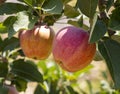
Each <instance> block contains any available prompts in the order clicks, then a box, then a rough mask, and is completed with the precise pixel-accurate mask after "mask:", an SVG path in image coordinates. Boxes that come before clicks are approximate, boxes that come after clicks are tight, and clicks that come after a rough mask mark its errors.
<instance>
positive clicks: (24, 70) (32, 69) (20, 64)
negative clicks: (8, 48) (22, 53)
mask: <svg viewBox="0 0 120 94" xmlns="http://www.w3.org/2000/svg"><path fill="white" fill-rule="evenodd" d="M11 72H12V73H14V74H16V75H18V76H20V77H22V78H24V79H26V80H29V81H33V82H43V77H42V75H41V73H40V72H39V71H38V69H37V67H36V66H35V64H34V63H32V62H30V61H26V62H25V61H24V60H22V59H20V60H16V61H14V62H13V65H11Z"/></svg>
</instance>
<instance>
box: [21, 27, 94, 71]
mask: <svg viewBox="0 0 120 94" xmlns="http://www.w3.org/2000/svg"><path fill="white" fill-rule="evenodd" d="M19 39H20V46H21V48H22V50H23V52H24V54H25V56H27V57H29V58H34V59H46V58H48V56H49V55H50V53H51V52H52V53H53V57H54V59H55V61H56V63H57V64H59V65H60V66H61V67H62V68H63V69H64V70H67V71H69V72H76V71H79V70H81V69H83V68H84V67H86V66H87V65H88V64H90V62H91V61H92V59H93V57H94V54H95V52H96V45H95V43H93V44H90V43H89V33H88V32H86V31H85V30H83V29H80V28H77V27H74V26H68V27H65V28H63V29H61V30H60V31H58V32H57V34H56V35H55V33H54V31H53V29H51V28H50V27H49V26H46V25H41V26H35V27H34V29H32V30H21V31H20V33H19Z"/></svg>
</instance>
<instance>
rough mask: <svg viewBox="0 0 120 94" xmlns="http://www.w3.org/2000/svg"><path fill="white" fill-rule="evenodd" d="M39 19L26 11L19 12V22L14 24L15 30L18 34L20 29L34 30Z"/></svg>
mask: <svg viewBox="0 0 120 94" xmlns="http://www.w3.org/2000/svg"><path fill="white" fill-rule="evenodd" d="M37 20H38V18H37V17H34V16H31V15H29V14H28V13H27V12H26V11H22V12H19V13H18V15H17V20H16V21H15V23H14V24H13V29H14V30H15V31H16V32H17V31H19V30H20V29H32V28H33V27H34V24H35V23H36V22H37Z"/></svg>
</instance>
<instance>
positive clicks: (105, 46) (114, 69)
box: [98, 39, 120, 89]
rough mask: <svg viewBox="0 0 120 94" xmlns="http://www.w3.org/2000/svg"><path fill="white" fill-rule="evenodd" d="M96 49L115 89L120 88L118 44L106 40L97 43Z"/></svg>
mask: <svg viewBox="0 0 120 94" xmlns="http://www.w3.org/2000/svg"><path fill="white" fill-rule="evenodd" d="M98 49H99V51H100V53H101V54H102V56H103V57H104V59H105V60H106V63H107V66H108V69H109V71H110V73H111V76H112V78H113V81H114V83H115V88H116V89H119V87H120V81H119V78H120V44H119V43H118V42H116V41H114V40H111V39H107V40H105V41H103V42H99V44H98Z"/></svg>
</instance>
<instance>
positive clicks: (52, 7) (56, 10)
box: [42, 0, 63, 14]
mask: <svg viewBox="0 0 120 94" xmlns="http://www.w3.org/2000/svg"><path fill="white" fill-rule="evenodd" d="M42 9H43V11H46V12H48V13H51V14H61V12H62V10H63V4H62V1H61V0H47V1H46V2H45V3H44V4H43V7H42Z"/></svg>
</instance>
